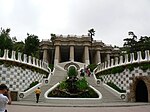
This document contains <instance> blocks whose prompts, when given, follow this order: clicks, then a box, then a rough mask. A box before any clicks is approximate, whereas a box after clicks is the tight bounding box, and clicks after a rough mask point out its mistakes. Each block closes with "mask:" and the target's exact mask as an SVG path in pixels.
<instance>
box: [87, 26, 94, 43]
mask: <svg viewBox="0 0 150 112" xmlns="http://www.w3.org/2000/svg"><path fill="white" fill-rule="evenodd" d="M88 32H89V33H88V36H90V37H91V42H92V41H93V36H95V31H94V29H93V28H92V29H90V30H88Z"/></svg>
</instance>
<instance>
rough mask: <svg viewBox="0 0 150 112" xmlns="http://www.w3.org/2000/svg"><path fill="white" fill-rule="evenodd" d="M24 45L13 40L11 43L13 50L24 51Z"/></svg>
mask: <svg viewBox="0 0 150 112" xmlns="http://www.w3.org/2000/svg"><path fill="white" fill-rule="evenodd" d="M24 47H25V44H24V42H22V41H21V42H15V43H14V45H13V50H15V51H17V52H24Z"/></svg>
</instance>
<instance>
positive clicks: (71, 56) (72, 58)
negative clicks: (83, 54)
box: [70, 46, 74, 61]
mask: <svg viewBox="0 0 150 112" xmlns="http://www.w3.org/2000/svg"><path fill="white" fill-rule="evenodd" d="M70 61H74V46H70Z"/></svg>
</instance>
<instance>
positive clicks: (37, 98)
mask: <svg viewBox="0 0 150 112" xmlns="http://www.w3.org/2000/svg"><path fill="white" fill-rule="evenodd" d="M34 92H35V95H36V103H38V102H39V97H40V94H41V90H40V88H39V87H38V88H37V89H36V90H35V91H34Z"/></svg>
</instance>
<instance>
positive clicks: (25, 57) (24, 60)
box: [23, 54, 27, 63]
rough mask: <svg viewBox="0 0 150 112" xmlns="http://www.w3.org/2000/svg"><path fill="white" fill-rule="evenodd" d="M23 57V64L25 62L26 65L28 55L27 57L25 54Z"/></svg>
mask: <svg viewBox="0 0 150 112" xmlns="http://www.w3.org/2000/svg"><path fill="white" fill-rule="evenodd" d="M23 56H24V58H23V62H24V63H27V55H26V54H24V55H23Z"/></svg>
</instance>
